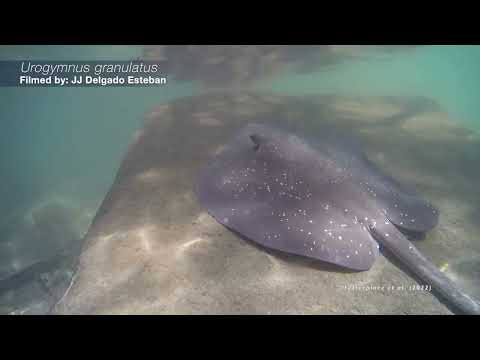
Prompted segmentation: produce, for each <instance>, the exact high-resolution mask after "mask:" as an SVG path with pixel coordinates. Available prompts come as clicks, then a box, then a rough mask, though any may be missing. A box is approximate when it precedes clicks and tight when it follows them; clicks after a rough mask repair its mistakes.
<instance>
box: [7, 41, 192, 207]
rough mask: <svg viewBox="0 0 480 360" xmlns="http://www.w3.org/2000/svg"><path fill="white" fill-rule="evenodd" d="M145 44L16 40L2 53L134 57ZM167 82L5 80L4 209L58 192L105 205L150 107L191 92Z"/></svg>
mask: <svg viewBox="0 0 480 360" xmlns="http://www.w3.org/2000/svg"><path fill="white" fill-rule="evenodd" d="M140 53H141V47H138V46H59V47H56V46H18V47H15V46H11V47H3V48H2V49H1V51H0V58H1V59H3V60H5V59H26V58H27V59H37V60H49V59H51V60H107V59H108V60H129V59H131V58H133V57H135V56H138V55H140ZM194 91H195V90H194V86H193V85H191V84H186V83H182V84H172V83H171V84H169V86H168V87H164V88H62V89H61V88H0V109H1V110H0V114H1V119H2V132H1V133H0V139H1V141H0V150H1V151H0V166H1V168H2V174H3V184H2V186H0V196H1V197H2V199H4V201H3V204H2V206H0V211H2V212H3V213H6V212H12V211H13V212H16V211H20V212H21V211H24V210H25V209H28V208H29V207H31V206H32V205H33V204H34V203H36V202H39V201H44V200H45V199H48V198H51V197H60V198H71V199H72V201H73V202H81V203H82V204H83V205H88V206H90V207H92V206H93V207H96V206H98V203H99V202H100V201H101V200H102V199H103V196H104V195H105V193H106V191H107V190H108V188H109V186H110V185H111V182H112V180H113V176H114V174H115V171H116V170H117V168H118V165H119V163H120V161H121V158H122V156H123V153H124V152H125V150H126V147H127V145H128V142H129V140H130V137H131V135H132V133H133V132H134V131H135V130H136V129H138V128H139V127H141V125H142V121H143V118H144V115H145V113H146V112H148V111H149V110H151V109H152V107H154V106H157V105H158V104H161V103H163V102H167V101H170V100H172V99H175V98H178V97H182V96H187V95H191V94H193V93H194Z"/></svg>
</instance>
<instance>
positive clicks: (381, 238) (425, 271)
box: [369, 224, 480, 315]
mask: <svg viewBox="0 0 480 360" xmlns="http://www.w3.org/2000/svg"><path fill="white" fill-rule="evenodd" d="M369 230H370V233H371V234H372V236H373V237H374V238H375V239H376V240H377V241H378V242H379V243H380V244H382V245H383V246H384V247H385V248H386V249H387V250H388V251H389V252H390V253H391V254H392V255H394V256H395V257H397V258H398V259H399V260H400V261H401V262H402V263H403V264H405V265H406V266H407V267H408V268H409V269H410V270H411V271H412V272H413V273H415V275H417V276H418V277H419V278H420V279H421V280H422V281H425V283H426V284H428V285H430V286H431V287H432V288H433V289H434V290H435V291H436V292H437V293H438V294H440V295H441V297H442V298H443V299H445V300H446V302H447V304H448V305H450V306H451V307H452V308H453V309H454V310H455V311H457V312H461V313H463V314H472V315H480V303H479V302H478V301H477V300H476V299H473V298H472V297H470V296H469V295H467V294H465V293H464V292H463V291H462V290H460V289H459V288H458V287H457V285H456V284H455V283H454V282H453V281H451V280H450V279H449V278H448V277H447V276H446V275H445V274H444V273H443V272H442V271H440V270H439V269H438V268H437V267H436V266H435V265H434V264H433V263H432V262H431V261H429V260H428V259H427V258H425V257H424V256H423V255H422V254H421V253H420V251H418V250H417V248H416V247H415V246H413V244H412V243H411V242H410V241H408V240H407V239H406V238H405V236H403V234H402V233H401V232H400V231H399V230H398V229H397V228H396V227H395V226H393V225H391V224H389V225H381V226H376V227H370V229H369ZM453 309H452V310H453Z"/></svg>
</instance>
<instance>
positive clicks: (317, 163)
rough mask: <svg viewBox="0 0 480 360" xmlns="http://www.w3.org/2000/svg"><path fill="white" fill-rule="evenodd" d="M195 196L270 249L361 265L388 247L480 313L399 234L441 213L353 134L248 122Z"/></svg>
mask: <svg viewBox="0 0 480 360" xmlns="http://www.w3.org/2000/svg"><path fill="white" fill-rule="evenodd" d="M195 192H196V194H197V197H198V199H199V202H200V203H201V205H202V206H203V207H204V208H206V209H207V211H208V212H209V213H210V214H211V215H212V216H213V217H214V218H215V219H216V220H217V221H218V222H219V223H221V224H223V225H225V226H226V227H228V228H230V229H232V230H234V231H236V232H238V233H240V234H242V235H243V236H245V237H247V238H249V239H251V240H253V241H255V242H257V243H259V244H261V245H263V246H265V247H268V248H272V249H276V250H280V251H283V252H287V253H292V254H297V255H302V256H306V257H310V258H315V259H319V260H322V261H325V262H329V263H333V264H337V265H340V266H343V267H346V268H349V269H353V270H360V271H361V270H368V269H370V267H371V266H372V265H373V263H374V261H375V258H376V257H377V256H378V254H379V243H381V244H382V245H383V246H385V247H386V248H388V249H389V250H390V251H391V252H392V253H393V254H394V255H396V256H397V257H398V258H400V260H401V261H402V262H403V263H404V264H406V265H407V266H409V268H410V269H411V270H413V271H414V272H415V273H416V274H417V275H418V276H419V277H420V278H421V279H422V280H424V281H426V282H427V283H429V284H430V285H432V286H433V287H434V288H435V289H436V290H438V292H439V293H440V294H441V295H443V297H445V298H446V299H447V300H449V301H450V302H451V303H452V305H453V306H454V307H455V308H458V309H460V310H461V311H462V312H466V313H478V312H479V311H480V310H479V309H480V307H479V306H478V303H476V301H475V300H473V299H471V298H470V297H469V296H468V295H465V294H463V293H462V292H461V291H459V290H458V289H456V287H455V285H454V284H453V283H452V282H451V281H450V280H449V279H448V278H446V277H445V276H444V275H443V273H441V272H440V271H439V270H438V269H436V268H435V266H434V265H433V264H432V263H431V262H429V261H428V260H427V259H425V258H424V257H423V256H422V255H421V254H420V253H419V252H418V250H416V248H415V247H414V246H413V245H412V244H411V243H410V242H409V241H408V240H407V239H406V238H405V236H403V235H402V233H401V232H400V231H399V230H398V229H399V228H400V229H401V228H403V229H405V230H408V231H414V232H426V231H428V230H430V229H432V228H433V227H434V226H435V225H436V224H437V222H438V211H437V209H435V208H434V207H433V206H432V205H430V204H429V203H427V202H425V201H423V200H422V199H420V198H419V197H418V196H417V195H416V193H415V192H414V191H413V190H410V189H407V188H405V187H403V186H401V185H400V184H399V183H397V182H396V181H395V180H394V179H392V178H391V177H389V176H388V175H386V174H383V173H382V172H381V171H380V170H379V169H378V168H377V167H376V166H375V165H374V164H373V163H371V162H370V161H369V160H368V159H367V158H366V156H365V155H364V154H363V153H362V151H361V149H360V148H359V147H358V146H356V145H355V144H353V142H350V141H348V139H343V138H341V137H338V136H335V135H333V136H332V135H329V134H325V136H321V137H320V138H319V139H315V141H308V140H306V138H301V137H299V136H297V135H295V134H292V133H289V132H286V131H283V130H281V129H277V128H273V127H271V126H266V125H261V124H250V125H247V126H246V127H244V128H243V129H242V130H241V131H240V132H239V134H238V135H237V136H236V137H235V138H234V139H233V141H231V142H230V143H228V144H227V145H226V146H225V148H224V149H223V150H222V151H221V152H220V153H219V154H218V155H217V156H216V157H215V158H214V159H213V161H212V162H211V163H210V164H209V165H208V166H207V167H206V168H205V169H204V170H203V171H202V173H201V174H200V176H199V177H198V179H197V182H196V184H195Z"/></svg>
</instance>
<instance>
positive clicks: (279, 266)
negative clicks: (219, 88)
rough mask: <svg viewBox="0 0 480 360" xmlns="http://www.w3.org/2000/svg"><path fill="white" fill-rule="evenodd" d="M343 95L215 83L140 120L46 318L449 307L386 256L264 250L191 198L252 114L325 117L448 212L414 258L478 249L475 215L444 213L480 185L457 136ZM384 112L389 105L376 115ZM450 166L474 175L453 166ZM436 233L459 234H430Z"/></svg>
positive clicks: (441, 310) (293, 121) (406, 104)
mask: <svg viewBox="0 0 480 360" xmlns="http://www.w3.org/2000/svg"><path fill="white" fill-rule="evenodd" d="M218 61H220V60H218ZM342 101H345V104H344V105H342ZM351 101H352V99H351V98H342V97H335V96H328V97H308V98H295V97H286V96H285V97H282V96H276V95H261V94H256V93H247V92H245V93H228V92H222V93H211V94H206V95H202V96H197V97H191V98H187V99H182V100H177V101H175V102H172V103H170V104H168V107H167V106H164V107H162V108H161V111H156V113H155V114H151V115H150V116H148V117H147V118H148V121H147V122H146V125H145V127H144V128H143V130H142V131H140V132H138V133H136V134H135V141H134V142H132V143H131V145H130V148H129V149H128V151H127V153H126V155H125V157H124V160H123V162H122V164H121V166H120V168H119V171H118V173H117V175H116V178H115V181H114V183H113V185H112V187H111V189H110V191H109V193H108V195H107V196H106V197H105V199H104V201H103V203H102V205H101V207H100V209H99V211H98V212H97V214H96V216H95V218H94V221H93V223H92V226H91V227H90V229H89V231H88V234H87V236H86V239H85V243H84V248H83V251H82V254H81V256H80V258H79V263H78V271H77V274H76V276H75V281H74V282H73V284H72V286H71V288H70V290H69V291H68V293H67V294H66V296H65V297H64V298H63V299H62V301H60V303H59V304H58V305H57V306H56V308H55V313H59V314H351V313H356V314H451V312H450V311H449V310H448V309H447V308H446V307H445V306H444V305H443V304H442V303H441V302H440V301H439V300H437V298H436V297H434V296H433V295H432V294H430V293H429V292H428V291H425V290H423V291H422V290H418V289H416V287H415V286H416V285H418V283H417V282H416V281H415V279H414V278H412V277H411V275H410V274H408V273H407V272H405V271H404V270H403V269H402V268H401V267H398V264H393V263H392V262H391V261H390V259H388V258H386V257H384V256H380V257H379V258H378V259H377V261H376V262H375V264H374V266H373V267H372V268H371V269H370V270H369V271H365V272H346V271H341V270H339V269H338V268H334V267H331V266H328V265H326V264H324V263H321V262H318V261H312V260H308V259H304V258H299V257H296V256H291V255H286V254H280V253H278V252H275V251H267V250H265V249H264V248H261V247H259V246H256V245H255V244H252V242H249V241H246V240H244V239H242V238H241V237H239V236H238V235H236V234H234V233H232V232H230V231H229V230H227V229H226V228H224V227H223V226H221V225H219V224H218V223H217V222H216V221H215V220H214V219H213V218H211V217H210V216H209V215H208V214H207V213H206V212H205V211H204V210H203V209H202V208H201V207H200V205H199V203H198V201H197V199H196V197H195V195H194V194H193V184H194V181H195V177H196V176H197V175H198V173H199V170H200V169H201V168H202V167H203V166H204V165H205V164H206V163H207V162H208V160H209V158H210V156H211V155H212V154H214V153H216V152H218V151H219V149H221V148H222V146H223V145H225V144H226V143H227V142H228V140H229V139H230V138H231V136H232V134H234V133H235V132H236V131H237V130H238V129H240V128H241V127H243V126H244V125H245V124H246V123H247V122H262V121H265V122H270V123H272V124H278V125H285V126H290V127H292V128H295V127H297V128H301V129H303V130H304V131H306V132H309V133H310V134H312V136H313V135H314V134H315V133H316V132H320V131H321V129H322V126H329V127H332V126H333V127H336V128H337V129H338V130H339V131H342V132H347V133H348V134H352V133H354V134H355V135H356V137H357V138H358V139H359V141H360V142H361V143H362V144H363V145H364V149H365V151H366V152H367V154H369V156H370V157H371V158H372V159H376V158H381V159H382V162H381V163H380V165H381V167H382V168H385V167H386V168H387V169H386V171H388V172H389V173H390V174H391V175H392V176H394V177H395V178H397V179H399V181H402V182H406V183H408V184H412V186H415V187H416V188H417V189H419V191H421V193H422V195H423V196H424V197H425V198H426V199H427V200H429V201H430V202H432V203H433V204H435V205H437V204H438V206H439V211H440V214H447V216H445V217H442V216H441V217H440V225H439V228H438V229H436V230H435V231H432V232H431V233H428V235H427V236H426V238H425V239H423V240H418V241H417V242H416V243H415V244H416V246H418V248H419V249H420V250H421V251H422V253H424V254H425V255H426V256H427V257H428V258H430V259H431V260H432V261H433V262H434V263H435V264H436V265H438V266H440V265H441V264H442V263H443V262H444V261H445V260H448V259H451V258H452V257H459V256H461V255H462V253H465V252H473V253H475V251H476V252H478V253H480V249H478V245H476V244H477V243H476V242H475V239H476V238H477V237H476V236H475V234H476V233H475V231H479V230H480V229H478V226H477V225H475V219H474V217H472V218H471V219H470V218H464V221H465V222H468V224H469V226H464V225H465V223H463V224H459V223H456V222H455V221H454V220H455V219H456V218H455V217H452V216H450V215H449V214H450V212H451V211H453V210H452V209H446V208H445V206H446V205H445V204H447V205H448V203H449V201H448V198H449V197H455V199H456V201H457V203H462V204H464V205H465V208H472V209H473V208H476V207H477V204H478V203H479V202H480V198H479V196H480V194H479V193H478V192H476V193H473V192H471V191H470V190H468V191H465V192H463V191H461V190H462V189H464V186H463V185H464V184H465V183H471V184H472V185H474V184H477V183H478V182H479V181H480V170H475V171H474V170H473V169H477V168H478V167H477V166H476V163H475V161H474V159H473V158H472V159H471V162H468V161H467V160H465V159H463V158H462V152H460V151H451V149H452V148H457V149H461V148H462V147H463V146H464V143H463V142H462V141H460V140H459V139H457V138H442V140H438V141H436V140H435V139H429V140H428V142H425V140H424V139H423V137H422V136H418V137H417V136H416V134H415V133H413V134H412V133H410V132H409V131H406V130H402V127H401V126H398V125H399V124H401V123H402V119H400V117H399V118H398V119H397V120H398V121H397V120H396V121H394V122H387V123H386V124H385V126H379V124H380V123H382V120H381V118H380V115H377V116H378V117H379V118H378V119H377V120H376V121H375V122H374V123H369V121H367V120H368V119H366V117H368V116H369V114H370V113H371V111H373V110H371V111H369V112H367V113H364V115H362V114H358V112H357V113H355V107H352V106H349V105H348V102H351ZM359 101H360V100H359ZM365 101H366V102H367V103H369V106H370V107H378V108H379V109H392V106H393V105H392V104H395V109H396V110H395V114H396V115H399V114H409V115H408V116H411V115H412V109H413V108H415V106H416V105H414V104H415V103H416V102H417V101H419V99H412V98H400V99H398V98H394V99H393V98H375V99H369V100H365ZM420 102H423V100H420ZM333 104H335V106H333ZM397 107H398V110H397ZM420 108H422V109H421V110H420ZM420 108H419V109H418V111H422V112H425V111H429V110H428V109H426V108H425V107H420ZM343 109H345V110H343ZM378 112H381V110H378ZM352 115H353V116H352ZM391 115H392V111H385V119H388V118H389V117H391ZM164 119H169V120H168V121H166V122H165V121H164ZM200 119H216V121H215V122H211V121H206V120H200ZM213 125H215V126H213ZM445 141H448V143H445ZM376 154H381V157H376V156H375V155H376ZM469 161H470V160H469ZM458 163H461V164H462V166H463V167H465V168H469V169H470V170H469V171H468V172H467V171H461V169H458V168H457V167H456V166H457V165H456V164H458ZM452 169H454V170H455V171H451V170H452ZM432 178H437V179H441V181H431V179H432ZM457 187H458V188H457ZM457 215H458V214H457ZM459 216H463V215H459ZM443 229H449V231H450V232H451V233H452V234H455V236H454V237H445V236H439V234H440V231H443ZM456 238H458V239H462V240H463V241H461V242H460V241H459V242H458V243H457V242H456ZM392 289H393V290H392ZM467 290H468V289H467Z"/></svg>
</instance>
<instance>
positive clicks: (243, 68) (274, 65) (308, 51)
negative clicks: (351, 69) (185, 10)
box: [143, 45, 411, 86]
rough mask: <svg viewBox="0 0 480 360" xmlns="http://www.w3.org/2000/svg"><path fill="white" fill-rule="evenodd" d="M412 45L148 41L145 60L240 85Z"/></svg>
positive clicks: (180, 73)
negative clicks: (163, 43) (222, 43)
mask: <svg viewBox="0 0 480 360" xmlns="http://www.w3.org/2000/svg"><path fill="white" fill-rule="evenodd" d="M410 48H411V46H397V47H395V46H346V45H155V46H153V45H151V46H146V47H145V48H144V51H143V58H144V59H145V60H160V61H163V62H164V63H165V66H166V68H164V71H165V72H166V73H168V74H169V75H171V76H172V77H174V78H176V79H177V80H189V81H197V80H198V81H200V82H201V83H202V84H203V85H205V86H237V85H240V86H243V85H246V84H247V83H248V82H252V81H256V80H262V79H264V78H267V77H269V76H273V75H279V74H282V73H284V72H286V71H293V72H297V73H305V72H312V71H316V70H319V69H321V68H323V67H325V66H328V65H332V64H337V63H340V62H342V61H346V60H349V59H355V58H358V57H364V56H368V53H369V51H373V50H377V51H378V50H381V51H387V52H391V51H393V49H395V50H396V51H400V50H406V49H410Z"/></svg>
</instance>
